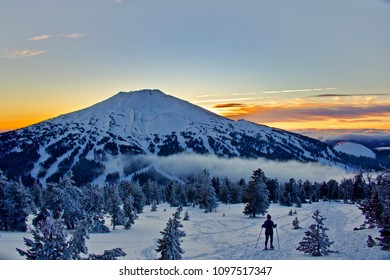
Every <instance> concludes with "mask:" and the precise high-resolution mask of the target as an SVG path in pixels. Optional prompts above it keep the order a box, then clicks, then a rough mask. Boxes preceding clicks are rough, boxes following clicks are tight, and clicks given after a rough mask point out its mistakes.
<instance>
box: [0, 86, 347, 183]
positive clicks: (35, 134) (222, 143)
mask: <svg viewBox="0 0 390 280" xmlns="http://www.w3.org/2000/svg"><path fill="white" fill-rule="evenodd" d="M179 153H190V154H205V155H216V156H218V157H222V158H234V157H238V158H246V159H256V158H264V159H267V160H278V161H287V160H295V161H299V162H319V163H321V164H325V165H332V166H340V167H342V168H344V167H347V168H348V167H349V168H350V167H351V165H350V164H349V163H348V162H345V161H343V160H342V159H341V158H339V157H338V155H337V153H336V152H335V151H334V150H333V148H332V147H331V146H329V145H327V144H325V143H323V142H320V141H318V140H314V139H311V138H308V137H305V136H302V135H299V134H295V133H290V132H287V131H284V130H280V129H274V128H270V127H267V126H263V125H258V124H255V123H251V122H248V121H244V120H240V121H233V120H230V119H227V118H224V117H222V116H219V115H216V114H214V113H211V112H209V111H207V110H205V109H202V108H200V107H198V106H195V105H193V104H191V103H189V102H186V101H183V100H180V99H178V98H175V97H172V96H169V95H166V94H164V93H162V92H161V91H159V90H142V91H135V92H120V93H118V94H116V95H114V96H113V97H111V98H109V99H107V100H105V101H102V102H100V103H98V104H95V105H93V106H91V107H89V108H86V109H83V110H80V111H77V112H73V113H70V114H66V115H62V116H59V117H57V118H54V119H51V120H48V121H45V122H41V123H39V124H36V125H33V126H29V127H27V128H24V129H20V130H16V131H11V132H7V133H3V134H0V169H1V170H3V171H4V172H5V173H6V175H7V176H8V177H9V178H19V177H20V176H24V177H27V178H28V181H32V179H34V180H38V181H39V182H41V183H42V184H46V183H47V182H56V181H58V178H60V177H62V176H63V175H64V174H66V173H69V172H70V171H73V174H74V175H75V179H76V183H77V184H85V183H88V182H92V181H96V180H97V181H98V182H104V181H105V180H107V178H108V177H110V176H111V177H118V176H119V178H120V179H124V178H127V177H129V176H131V175H132V174H134V172H137V171H139V170H141V169H144V168H145V167H146V166H141V167H139V168H138V167H137V166H134V164H132V163H131V161H132V159H133V158H134V157H135V156H138V155H153V156H159V157H161V156H164V157H165V156H169V155H174V154H179ZM86 172H88V174H87V173H86Z"/></svg>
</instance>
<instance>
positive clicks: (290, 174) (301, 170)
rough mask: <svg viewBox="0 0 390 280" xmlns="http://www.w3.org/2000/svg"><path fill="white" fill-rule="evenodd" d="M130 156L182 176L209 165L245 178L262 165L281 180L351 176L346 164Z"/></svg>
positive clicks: (230, 175)
mask: <svg viewBox="0 0 390 280" xmlns="http://www.w3.org/2000/svg"><path fill="white" fill-rule="evenodd" d="M129 160H132V161H133V160H135V161H138V162H140V163H142V165H143V166H145V165H149V166H153V167H154V168H155V169H156V170H157V171H160V172H162V173H164V174H166V175H169V176H172V177H181V178H185V177H187V176H189V175H193V174H199V173H200V172H202V171H203V170H204V169H207V170H209V172H210V175H211V176H217V177H220V178H224V177H228V178H229V179H231V180H234V181H237V180H239V179H241V178H244V179H245V180H247V181H248V180H249V179H250V177H251V176H252V174H253V171H254V170H256V169H258V168H261V169H262V170H263V171H264V173H265V175H266V176H267V177H268V178H277V179H278V180H279V182H281V183H283V182H286V181H288V180H289V179H290V178H295V179H296V180H298V179H302V180H306V179H308V180H310V181H312V182H314V181H317V182H322V181H328V180H330V179H336V180H341V179H342V178H345V177H350V176H351V174H348V173H347V172H346V171H345V170H344V169H342V168H338V167H335V166H326V165H321V164H319V163H301V162H297V161H287V162H278V161H270V160H265V159H241V158H219V157H217V156H214V155H198V154H176V155H171V156H168V157H158V156H154V155H148V156H136V157H132V158H131V159H129Z"/></svg>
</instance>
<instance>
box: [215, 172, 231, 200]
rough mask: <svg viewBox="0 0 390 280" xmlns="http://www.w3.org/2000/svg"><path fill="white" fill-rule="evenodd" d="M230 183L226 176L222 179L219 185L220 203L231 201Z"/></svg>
mask: <svg viewBox="0 0 390 280" xmlns="http://www.w3.org/2000/svg"><path fill="white" fill-rule="evenodd" d="M230 190H231V183H230V181H229V179H228V178H227V177H225V178H223V179H222V183H221V184H220V186H219V195H218V197H219V200H220V201H221V202H222V203H225V204H228V203H230V202H231V194H230Z"/></svg>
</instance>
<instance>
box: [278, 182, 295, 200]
mask: <svg viewBox="0 0 390 280" xmlns="http://www.w3.org/2000/svg"><path fill="white" fill-rule="evenodd" d="M296 188H297V183H296V181H295V179H294V178H291V179H290V180H289V181H288V182H286V183H284V186H283V191H282V194H281V196H280V198H279V201H280V205H284V206H292V205H293V203H294V202H296V197H297V196H296Z"/></svg>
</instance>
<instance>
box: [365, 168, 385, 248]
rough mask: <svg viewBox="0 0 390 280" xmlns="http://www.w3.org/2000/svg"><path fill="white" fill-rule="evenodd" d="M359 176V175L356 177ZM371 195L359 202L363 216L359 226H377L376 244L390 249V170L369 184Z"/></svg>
mask: <svg viewBox="0 0 390 280" xmlns="http://www.w3.org/2000/svg"><path fill="white" fill-rule="evenodd" d="M358 178H360V177H358ZM370 186H371V196H370V197H369V198H366V199H363V200H361V201H360V202H359V206H358V207H359V209H360V210H361V211H362V213H363V215H364V216H365V222H364V224H363V225H362V226H361V227H362V228H365V226H366V225H368V227H369V228H375V227H377V228H379V233H380V237H377V238H376V239H377V240H378V241H379V242H378V245H379V246H381V247H382V249H383V250H389V249H390V172H389V171H388V170H387V171H385V172H384V173H383V174H381V175H380V176H378V177H377V180H376V183H373V184H370Z"/></svg>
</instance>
